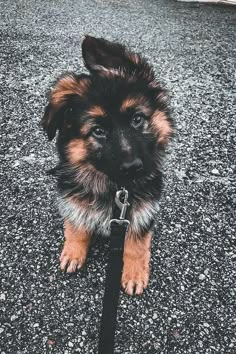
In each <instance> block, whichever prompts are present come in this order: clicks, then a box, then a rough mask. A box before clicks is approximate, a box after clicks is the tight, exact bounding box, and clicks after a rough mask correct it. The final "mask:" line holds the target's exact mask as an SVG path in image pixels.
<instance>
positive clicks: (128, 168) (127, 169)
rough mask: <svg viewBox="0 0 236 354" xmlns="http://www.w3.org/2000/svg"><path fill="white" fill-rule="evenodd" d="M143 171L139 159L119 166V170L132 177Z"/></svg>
mask: <svg viewBox="0 0 236 354" xmlns="http://www.w3.org/2000/svg"><path fill="white" fill-rule="evenodd" d="M142 169H143V162H142V160H141V159H138V158H137V159H134V160H133V161H130V162H123V163H122V165H121V166H120V170H121V172H122V173H124V174H125V175H134V174H135V173H137V172H140V171H141V170H142Z"/></svg>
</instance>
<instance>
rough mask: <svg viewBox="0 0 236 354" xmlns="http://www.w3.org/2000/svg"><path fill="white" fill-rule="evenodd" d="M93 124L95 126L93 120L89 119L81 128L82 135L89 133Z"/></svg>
mask: <svg viewBox="0 0 236 354" xmlns="http://www.w3.org/2000/svg"><path fill="white" fill-rule="evenodd" d="M93 126H94V124H93V123H92V122H89V121H88V122H86V123H85V124H84V125H83V126H82V128H81V129H80V132H81V133H82V135H87V134H88V133H89V132H90V130H91V128H92V127H93Z"/></svg>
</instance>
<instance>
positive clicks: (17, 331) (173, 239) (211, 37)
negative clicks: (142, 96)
mask: <svg viewBox="0 0 236 354" xmlns="http://www.w3.org/2000/svg"><path fill="white" fill-rule="evenodd" d="M0 14H1V20H0V36H1V42H0V57H1V64H0V69H1V71H0V78H1V85H0V93H1V106H0V107H1V127H0V129H1V131H0V134H1V141H0V145H1V152H0V154H1V155H0V156H1V165H0V179H1V180H0V189H1V202H0V203H1V223H0V236H1V250H0V259H1V260H0V263H1V264H0V267H1V268H0V271H1V290H0V291H1V292H0V302H1V305H0V320H1V325H0V338H1V339H0V340H1V345H0V353H1V354H23V353H27V354H41V353H43V354H44V353H55V354H62V353H63V354H70V353H82V354H83V353H84V354H87V353H96V347H97V341H98V327H99V323H100V316H101V310H102V307H101V306H102V298H103V293H104V285H105V269H106V264H107V256H108V242H107V241H104V240H98V241H97V242H96V244H95V245H94V246H93V247H92V249H91V252H90V255H89V259H88V262H87V266H86V267H85V268H84V269H83V270H82V271H81V272H79V273H77V274H75V275H68V274H63V273H61V272H60V270H59V262H58V258H59V254H60V250H61V248H62V243H63V230H62V220H61V219H60V216H59V214H58V211H57V207H56V204H55V199H56V189H55V181H54V180H53V178H52V177H49V176H47V175H46V170H47V169H49V168H51V167H53V166H55V163H56V161H57V156H56V152H55V147H54V143H48V142H47V139H46V137H45V136H44V134H43V132H42V131H41V129H40V128H39V122H40V119H41V117H42V114H43V110H44V106H45V104H46V95H45V94H46V92H47V91H48V89H49V88H50V85H51V84H52V82H53V81H54V80H55V78H56V77H57V76H58V75H59V74H61V73H63V72H65V71H68V70H73V71H76V72H78V73H80V72H83V71H85V69H84V67H83V63H82V60H81V49H80V44H81V41H82V38H83V36H84V35H85V34H90V35H94V36H100V37H104V38H106V39H109V40H118V41H120V42H123V43H125V44H128V45H129V46H130V47H131V48H132V49H133V50H136V51H138V52H140V53H143V54H144V55H145V56H146V58H147V59H148V61H149V62H150V63H152V64H153V66H154V68H155V71H156V73H157V76H158V77H159V78H160V81H161V82H163V84H164V86H165V87H167V89H168V90H169V92H170V96H171V106H172V110H173V113H172V115H173V118H174V120H175V122H176V136H175V139H174V141H173V142H172V144H171V146H170V147H169V149H168V151H167V152H168V153H167V160H166V163H165V167H164V172H165V189H164V192H163V196H162V199H161V210H160V213H159V216H158V218H157V220H156V234H155V238H154V241H153V244H152V260H151V279H150V286H149V288H148V290H147V291H145V293H144V295H143V296H142V297H138V298H137V297H128V296H127V295H125V294H124V293H121V297H120V305H119V311H118V325H117V336H116V351H115V353H117V354H118V353H120V354H128V353H132V354H141V353H142V354H154V353H156V354H159V353H163V354H164V353H165V354H172V353H174V354H185V353H186V354H187V353H194V354H198V353H199V354H211V353H212V354H213V353H219V354H234V353H236V319H235V312H234V307H235V279H236V278H235V258H236V255H235V249H234V247H235V215H234V211H235V200H236V194H235V192H236V183H235V136H236V133H235V106H234V105H233V98H234V96H233V94H234V93H235V86H234V85H235V57H236V55H235V37H234V36H235V24H236V21H235V19H236V16H235V8H233V7H222V6H208V5H197V4H187V3H184V4H183V3H177V2H174V1H168V0H150V1H147V0H145V1H144V0H135V1H124V0H120V1H115V0H106V1H105V0H96V1H95V0H94V1H92V0H91V1H90V0H88V1H74V0H73V1H72V0H71V1H70V0H64V1H62V0H58V1H45V0H42V1H33V0H28V1H25V0H22V1H20V0H17V1H13V0H12V1H10V0H9V1H0Z"/></svg>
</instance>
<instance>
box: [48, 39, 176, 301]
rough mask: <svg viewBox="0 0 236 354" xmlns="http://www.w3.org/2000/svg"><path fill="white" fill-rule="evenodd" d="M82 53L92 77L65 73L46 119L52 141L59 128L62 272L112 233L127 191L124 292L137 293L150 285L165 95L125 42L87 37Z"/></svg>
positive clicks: (168, 127)
mask: <svg viewBox="0 0 236 354" xmlns="http://www.w3.org/2000/svg"><path fill="white" fill-rule="evenodd" d="M82 54H83V59H84V63H85V66H86V68H87V69H88V71H89V74H79V75H77V74H75V73H66V74H64V75H63V76H61V77H60V78H59V79H58V80H57V82H56V84H55V86H54V88H53V89H52V90H51V92H50V97H49V104H48V105H47V107H46V110H45V114H44V117H43V120H42V126H43V128H44V130H45V131H46V133H47V135H48V138H49V140H52V139H53V138H54V137H55V135H56V132H57V131H58V136H57V149H58V153H59V159H60V163H59V165H58V168H57V173H56V175H57V180H58V192H59V196H58V205H59V210H60V214H61V216H62V217H63V219H64V230H65V243H64V247H63V250H62V253H61V256H60V267H61V269H62V270H66V271H67V272H74V271H75V270H76V269H79V268H80V267H82V266H83V264H84V263H85V261H86V257H87V253H88V249H89V245H90V242H91V236H92V234H93V233H95V232H96V233H99V234H102V235H109V221H110V220H111V219H112V217H113V212H114V206H115V194H116V191H117V190H119V189H120V187H121V186H123V187H125V188H126V189H127V190H128V192H129V203H130V207H129V210H128V214H127V218H128V219H129V221H130V226H129V229H128V232H127V235H126V240H125V248H124V258H123V261H124V267H123V274H122V287H123V288H124V290H125V292H126V293H127V294H129V295H133V294H136V295H139V294H142V292H143V290H144V288H146V287H147V284H148V278H149V261H150V246H151V238H152V225H153V220H154V217H155V214H156V212H157V209H158V200H159V198H160V193H161V187H162V174H161V168H160V167H161V160H162V157H163V155H164V154H163V152H164V147H165V145H166V144H167V142H168V140H169V138H170V137H171V135H172V132H173V124H172V120H171V118H170V117H169V113H168V109H167V103H166V101H167V100H166V92H165V91H164V90H163V89H162V88H161V87H160V84H159V83H158V81H156V79H155V76H154V72H153V70H152V68H151V67H150V65H149V64H148V63H147V62H146V61H145V60H144V59H143V58H142V57H141V56H140V55H138V54H135V53H132V52H130V51H129V50H128V49H127V48H126V47H125V46H123V45H121V44H118V43H113V42H109V41H107V40H104V39H101V38H94V37H90V36H86V37H85V39H84V40H83V43H82Z"/></svg>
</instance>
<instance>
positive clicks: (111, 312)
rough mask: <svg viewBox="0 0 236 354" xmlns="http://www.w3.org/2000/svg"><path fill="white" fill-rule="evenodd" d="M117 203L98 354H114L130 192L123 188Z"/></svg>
mask: <svg viewBox="0 0 236 354" xmlns="http://www.w3.org/2000/svg"><path fill="white" fill-rule="evenodd" d="M115 203H116V205H117V207H118V208H119V209H120V216H119V219H112V220H111V221H110V228H111V236H110V248H109V258H108V265H107V275H106V285H105V294H104V298H103V310H102V319H101V327H100V334H99V345H98V354H114V338H115V330H116V316H117V306H118V300H119V294H120V281H121V273H122V268H123V253H124V242H125V235H126V232H127V229H128V226H129V223H130V222H129V221H128V220H127V219H125V216H126V212H127V208H128V206H129V203H128V191H127V190H126V189H125V188H121V190H119V191H118V192H116V197H115Z"/></svg>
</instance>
